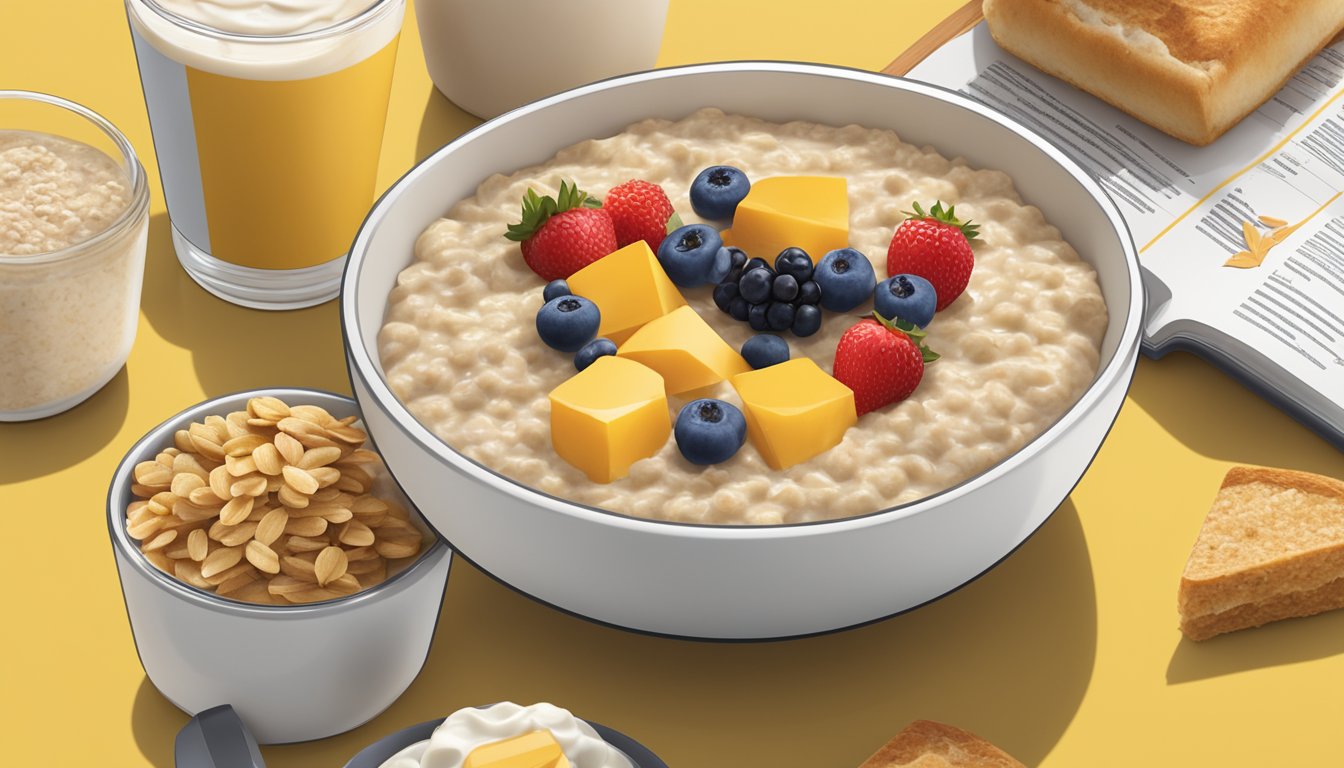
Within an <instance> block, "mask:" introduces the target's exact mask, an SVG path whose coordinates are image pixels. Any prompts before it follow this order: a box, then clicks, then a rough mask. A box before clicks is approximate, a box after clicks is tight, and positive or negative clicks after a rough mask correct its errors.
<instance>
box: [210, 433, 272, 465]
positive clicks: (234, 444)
mask: <svg viewBox="0 0 1344 768" xmlns="http://www.w3.org/2000/svg"><path fill="white" fill-rule="evenodd" d="M269 442H271V441H270V439H268V438H267V437H266V436H265V435H261V434H258V433H256V432H247V433H245V434H242V435H239V436H237V437H232V438H230V439H229V441H228V442H226V443H224V445H223V446H222V447H223V448H224V456H225V457H227V458H231V459H241V458H242V457H244V456H250V455H252V452H253V451H255V450H256V449H258V448H260V447H261V446H263V445H266V444H267V443H269Z"/></svg>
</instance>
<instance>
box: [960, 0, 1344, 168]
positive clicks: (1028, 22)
mask: <svg viewBox="0 0 1344 768" xmlns="http://www.w3.org/2000/svg"><path fill="white" fill-rule="evenodd" d="M984 10H985V18H986V19H987V20H988V21H989V29H990V32H991V33H992V34H993V36H994V39H995V41H996V42H998V44H999V45H1000V46H1002V47H1003V48H1004V49H1006V50H1008V51H1009V52H1011V53H1013V54H1015V55H1016V56H1018V57H1019V58H1022V59H1023V60H1025V61H1027V62H1029V63H1031V64H1033V65H1035V66H1036V67H1038V68H1040V69H1041V70H1043V71H1045V72H1047V73H1049V74H1051V75H1054V76H1055V77H1058V78H1060V79H1062V80H1065V81H1066V82H1069V83H1071V84H1073V85H1075V86H1077V87H1079V88H1082V89H1083V90H1086V91H1088V92H1090V93H1092V94H1093V95H1095V96H1097V97H1098V98H1101V99H1102V100H1104V101H1106V102H1108V103H1110V104H1111V105H1112V106H1115V107H1117V108H1118V109H1121V110H1123V111H1125V112H1127V113H1129V114H1130V115H1132V116H1134V117H1135V118H1137V119H1139V120H1142V121H1143V122H1145V123H1148V124H1149V125H1151V126H1153V127H1155V128H1157V129H1158V130H1161V131H1164V132H1166V133H1168V134H1170V135H1172V136H1175V137H1176V138H1178V139H1181V140H1183V141H1187V142H1189V143H1191V144H1196V145H1204V144H1208V143H1209V142H1211V141H1213V140H1214V139H1216V138H1217V137H1218V136H1220V135H1222V134H1223V133H1224V132H1225V131H1226V130H1227V129H1228V128H1230V127H1232V126H1233V125H1235V124H1236V123H1237V122H1238V121H1239V120H1241V118H1243V117H1245V116H1246V115H1247V114H1249V113H1250V112H1252V111H1253V110H1255V109H1256V108H1257V107H1259V106H1260V105H1261V104H1263V103H1264V102H1265V101H1267V100H1268V99H1269V98H1270V97H1271V96H1273V95H1274V93H1275V92H1277V91H1278V89H1279V88H1280V87H1281V86H1282V85H1283V84H1284V83H1285V82H1287V81H1288V79H1289V78H1290V77H1292V75H1293V73H1294V72H1295V71H1297V70H1298V69H1299V68H1301V66H1302V65H1304V64H1305V63H1306V62H1307V61H1308V60H1310V59H1311V57H1312V56H1314V55H1316V53H1318V52H1319V51H1320V50H1321V49H1322V48H1324V47H1325V46H1326V44H1327V43H1329V41H1330V40H1331V38H1333V37H1334V36H1335V34H1337V33H1338V32H1339V31H1340V30H1341V29H1344V3H1340V2H1338V0H985V5H984Z"/></svg>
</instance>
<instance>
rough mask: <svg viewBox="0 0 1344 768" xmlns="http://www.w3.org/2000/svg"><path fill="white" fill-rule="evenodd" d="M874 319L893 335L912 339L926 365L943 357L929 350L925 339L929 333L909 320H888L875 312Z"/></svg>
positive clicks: (897, 318)
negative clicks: (902, 335)
mask: <svg viewBox="0 0 1344 768" xmlns="http://www.w3.org/2000/svg"><path fill="white" fill-rule="evenodd" d="M873 318H874V319H875V320H877V322H879V323H881V324H882V325H883V326H884V327H885V328H886V329H887V330H889V331H891V332H892V333H903V334H905V335H906V336H908V337H910V341H912V342H914V344H915V349H918V350H919V354H920V355H921V356H922V357H923V358H924V362H925V363H926V364H927V363H932V362H933V361H934V360H937V359H938V358H940V357H942V355H940V354H938V353H937V352H934V351H933V350H932V349H929V347H928V345H927V344H925V343H924V338H925V337H926V336H928V335H929V333H928V331H926V330H924V329H923V328H920V327H919V326H917V325H915V324H914V323H912V322H910V321H909V320H902V319H901V318H899V317H896V318H892V319H891V320H888V319H887V318H885V317H883V316H881V315H879V314H878V313H877V312H873Z"/></svg>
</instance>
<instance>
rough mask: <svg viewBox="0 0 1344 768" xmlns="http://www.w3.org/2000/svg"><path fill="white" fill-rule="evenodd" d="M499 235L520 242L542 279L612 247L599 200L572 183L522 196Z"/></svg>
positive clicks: (580, 265) (608, 221)
mask: <svg viewBox="0 0 1344 768" xmlns="http://www.w3.org/2000/svg"><path fill="white" fill-rule="evenodd" d="M504 237H506V238H508V239H510V240H514V241H517V242H519V243H520V245H521V247H522V250H523V261H525V262H527V266H529V267H531V268H532V271H533V272H536V273H537V274H538V275H540V276H541V279H542V280H546V281H548V282H549V281H551V280H560V279H563V278H567V277H569V276H570V275H572V274H574V273H575V272H578V271H579V270H580V269H583V268H584V267H586V266H588V265H589V264H592V263H593V262H594V261H597V260H598V259H600V258H602V257H603V256H606V255H607V254H608V253H611V252H612V251H614V250H616V248H617V246H616V229H615V227H613V226H612V223H611V216H610V215H608V214H607V212H606V211H604V210H602V204H601V203H599V202H598V201H597V199H596V198H594V197H590V196H589V195H588V193H587V192H584V191H583V190H581V189H579V187H578V185H577V184H569V183H566V182H564V181H561V182H560V191H559V192H558V193H556V196H555V197H551V196H549V195H547V196H545V197H542V196H541V195H538V194H537V193H536V191H535V190H532V189H529V190H527V194H526V195H524V196H523V220H522V221H520V222H519V223H517V224H510V225H509V229H508V231H507V232H505V233H504Z"/></svg>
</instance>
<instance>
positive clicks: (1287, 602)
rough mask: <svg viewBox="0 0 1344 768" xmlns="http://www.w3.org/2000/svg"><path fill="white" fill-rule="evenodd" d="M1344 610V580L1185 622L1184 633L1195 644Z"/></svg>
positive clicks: (1183, 618) (1182, 628) (1187, 618)
mask: <svg viewBox="0 0 1344 768" xmlns="http://www.w3.org/2000/svg"><path fill="white" fill-rule="evenodd" d="M1336 608H1344V577H1341V578H1338V579H1335V580H1334V581H1331V582H1330V583H1328V584H1325V585H1323V586H1321V587H1318V588H1316V589H1313V590H1309V591H1306V592H1289V593H1288V594H1284V595H1279V596H1277V597H1273V598H1270V599H1268V600H1262V601H1260V602H1256V603H1246V604H1244V605H1239V606H1237V607H1236V608H1232V609H1231V610H1228V611H1224V612H1222V613H1213V614H1208V615H1205V616H1193V617H1182V618H1181V632H1183V633H1184V634H1185V636H1186V637H1188V638H1190V639H1191V640H1208V639H1209V638H1210V637H1213V636H1215V635H1221V634H1223V633H1225V632H1233V631H1235V630H1238V629H1250V628H1251V627H1259V626H1262V625H1264V624H1268V623H1270V622H1271V621H1279V620H1280V619H1295V618H1300V617H1302V616H1314V615H1316V614H1318V613H1325V612H1326V611H1333V610H1335V609H1336Z"/></svg>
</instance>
